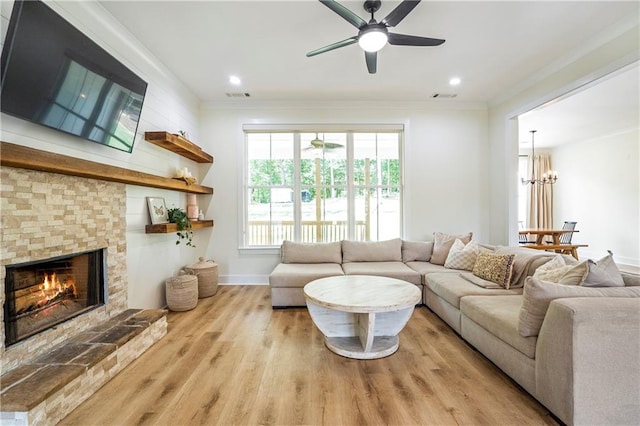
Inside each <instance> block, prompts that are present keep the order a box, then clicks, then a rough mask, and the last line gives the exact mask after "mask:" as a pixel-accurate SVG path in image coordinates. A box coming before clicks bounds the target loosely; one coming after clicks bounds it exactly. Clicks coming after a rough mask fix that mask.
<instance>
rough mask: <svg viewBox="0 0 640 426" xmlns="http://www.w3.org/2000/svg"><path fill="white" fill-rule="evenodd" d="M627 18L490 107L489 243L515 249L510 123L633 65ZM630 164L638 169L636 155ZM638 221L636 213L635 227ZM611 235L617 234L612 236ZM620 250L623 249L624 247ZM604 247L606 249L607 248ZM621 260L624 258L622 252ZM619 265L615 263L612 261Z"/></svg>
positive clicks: (635, 54)
mask: <svg viewBox="0 0 640 426" xmlns="http://www.w3.org/2000/svg"><path fill="white" fill-rule="evenodd" d="M630 18H633V19H631V20H630V23H629V24H628V25H627V26H625V27H619V28H618V30H619V32H618V33H617V34H613V35H611V37H609V38H604V37H600V38H598V39H597V40H589V41H585V45H584V46H583V51H581V52H578V53H579V54H576V56H575V57H574V58H572V60H570V61H566V63H561V64H560V63H558V64H549V65H547V66H546V67H545V68H543V69H541V70H539V71H538V73H537V74H536V75H535V76H534V77H536V78H537V80H536V81H535V82H534V83H532V84H531V85H530V86H529V87H527V88H526V89H523V90H522V91H520V92H519V93H515V94H512V95H511V96H507V97H506V98H505V99H501V100H498V101H495V102H493V103H492V104H491V105H490V109H489V143H490V158H491V160H490V170H491V177H490V179H491V183H492V187H493V189H494V190H493V191H492V197H491V202H490V210H491V223H490V235H491V238H490V239H491V241H492V242H493V243H501V244H507V243H511V244H517V235H518V234H517V229H518V224H517V185H518V176H517V165H518V160H517V155H518V138H517V135H518V133H517V131H518V128H517V122H516V120H515V119H514V118H515V117H517V115H519V114H522V113H524V112H527V111H529V110H531V109H533V108H535V107H537V106H540V105H542V104H544V103H546V102H548V101H551V100H552V99H555V98H557V97H559V96H561V95H564V94H566V93H569V92H571V91H572V90H574V89H576V88H579V87H581V86H582V85H584V84H588V83H590V82H592V81H594V80H596V79H598V78H600V77H602V76H604V75H606V74H608V73H610V72H613V71H615V70H617V69H619V68H622V67H624V66H626V65H628V64H631V63H633V62H635V61H638V60H639V58H640V48H639V47H640V46H639V45H640V37H639V27H638V23H637V22H638V19H637V17H630ZM532 81H533V80H532ZM636 141H637V139H636ZM635 159H636V160H635V161H636V168H637V167H638V158H637V155H636V157H635ZM553 165H554V168H557V169H558V170H559V171H560V174H561V175H560V176H561V179H562V180H563V181H565V180H566V178H567V177H568V176H567V172H566V171H564V169H563V166H561V165H560V164H558V163H556V159H555V157H554V158H553ZM587 190H588V188H586V187H585V188H584V189H583V191H582V192H583V193H584V196H585V197H586V196H587ZM624 203H625V201H624V200H622V199H617V200H615V202H613V204H612V205H611V206H610V208H612V209H613V208H618V206H623V205H624ZM636 212H637V210H636ZM637 217H638V216H637V213H636V218H635V220H636V222H637ZM563 220H564V219H562V220H561V221H560V222H559V223H561V222H562V221H563ZM581 227H582V226H581ZM616 234H620V233H618V232H616ZM625 241H626V242H628V244H631V243H632V242H635V243H636V244H637V241H638V234H637V232H636V234H635V235H632V234H629V235H628V236H627V237H625ZM622 246H627V243H624V244H623V245H622ZM609 248H611V246H610V245H609ZM598 251H599V250H598ZM623 251H626V250H623ZM636 253H637V251H636ZM620 255H621V256H623V254H622V253H620ZM624 256H626V255H624ZM599 257H601V256H596V258H599ZM619 260H620V259H617V258H616V261H619ZM632 261H633V263H632V264H638V258H637V256H636V258H635V260H633V259H632Z"/></svg>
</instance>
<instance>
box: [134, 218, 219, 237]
mask: <svg viewBox="0 0 640 426" xmlns="http://www.w3.org/2000/svg"><path fill="white" fill-rule="evenodd" d="M211 227H213V220H198V221H193V222H191V229H192V230H193V231H195V230H196V229H202V228H211ZM144 230H145V232H146V233H147V234H170V233H172V232H178V224H177V223H158V224H155V225H147V226H146V227H145V229H144Z"/></svg>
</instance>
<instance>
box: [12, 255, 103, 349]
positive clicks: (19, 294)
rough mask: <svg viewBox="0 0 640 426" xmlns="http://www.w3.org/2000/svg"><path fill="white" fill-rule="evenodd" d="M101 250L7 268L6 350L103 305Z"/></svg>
mask: <svg viewBox="0 0 640 426" xmlns="http://www.w3.org/2000/svg"><path fill="white" fill-rule="evenodd" d="M104 261H105V259H104V250H95V251H91V252H85V253H78V254H73V255H69V256H62V257H56V258H51V259H46V260H42V261H37V262H28V263H22V264H16V265H9V266H7V267H6V272H7V273H6V278H5V305H4V309H5V311H4V326H5V347H8V346H9V345H12V344H14V343H17V342H19V341H21V340H24V339H26V338H27V337H30V336H32V335H34V334H36V333H39V332H41V331H44V330H46V329H48V328H51V327H53V326H55V325H56V324H59V323H61V322H63V321H66V320H68V319H70V318H73V317H76V316H78V315H80V314H82V313H84V312H87V311H89V310H91V309H94V308H97V307H98V306H101V305H103V304H104V301H105V281H106V279H105V267H104Z"/></svg>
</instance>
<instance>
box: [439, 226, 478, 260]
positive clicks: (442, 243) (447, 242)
mask: <svg viewBox="0 0 640 426" xmlns="http://www.w3.org/2000/svg"><path fill="white" fill-rule="evenodd" d="M472 237H473V233H472V232H469V233H468V234H467V235H448V234H444V233H442V232H436V233H435V237H434V241H433V253H431V260H429V262H431V263H433V264H434V265H444V262H445V261H446V260H447V256H448V255H449V249H451V246H452V245H453V243H454V241H455V240H456V238H457V239H460V240H461V241H462V242H463V243H465V244H467V243H468V242H469V241H471V238H472Z"/></svg>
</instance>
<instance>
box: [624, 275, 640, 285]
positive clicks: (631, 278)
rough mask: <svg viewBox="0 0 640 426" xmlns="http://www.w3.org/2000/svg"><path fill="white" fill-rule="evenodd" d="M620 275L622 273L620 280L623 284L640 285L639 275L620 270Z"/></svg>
mask: <svg viewBox="0 0 640 426" xmlns="http://www.w3.org/2000/svg"><path fill="white" fill-rule="evenodd" d="M620 275H622V280H623V281H624V285H625V286H627V287H632V286H634V287H635V286H640V275H638V274H631V273H629V272H621V273H620Z"/></svg>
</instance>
